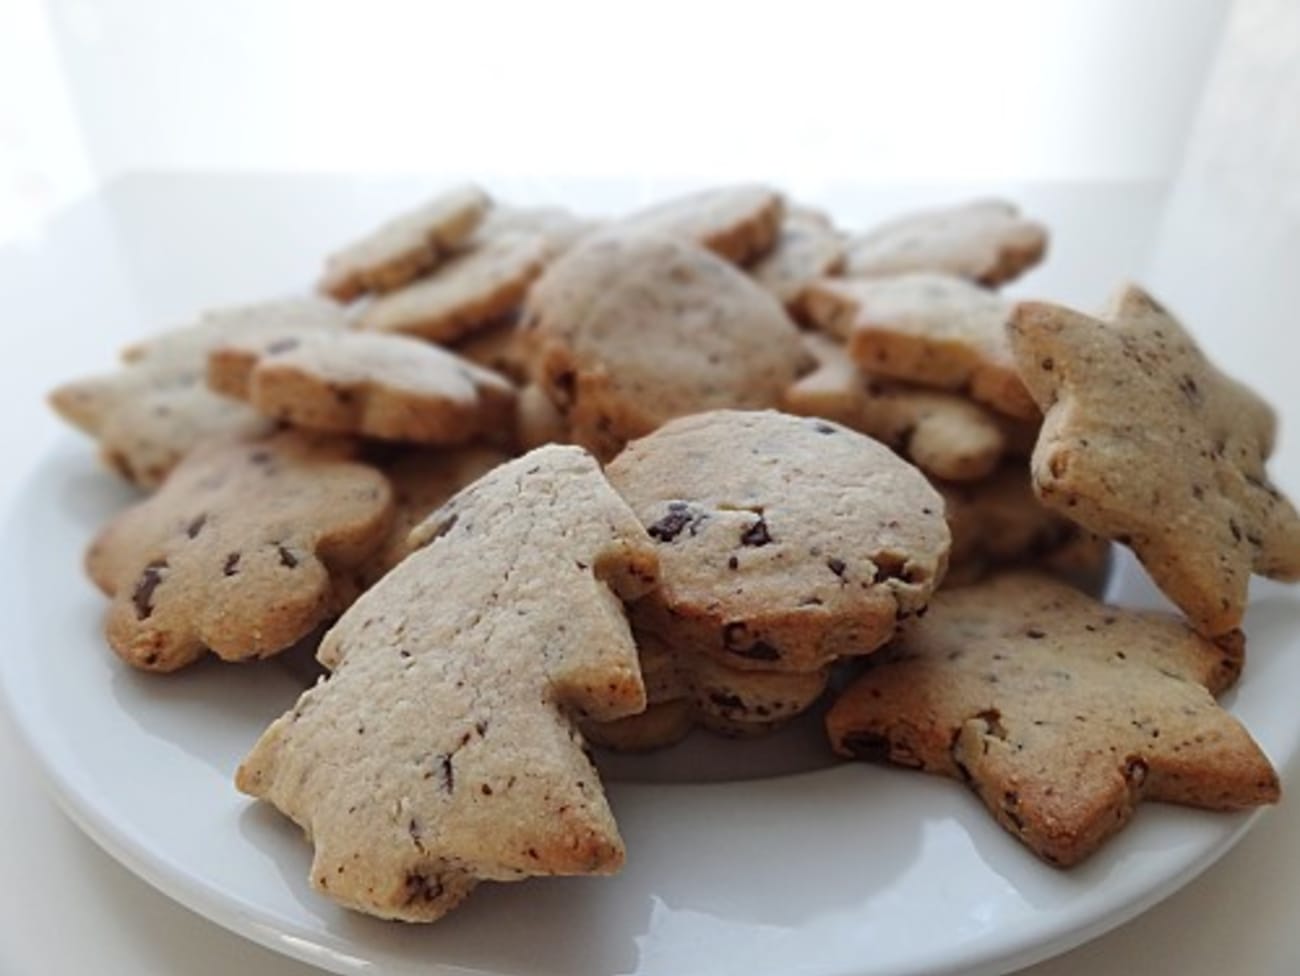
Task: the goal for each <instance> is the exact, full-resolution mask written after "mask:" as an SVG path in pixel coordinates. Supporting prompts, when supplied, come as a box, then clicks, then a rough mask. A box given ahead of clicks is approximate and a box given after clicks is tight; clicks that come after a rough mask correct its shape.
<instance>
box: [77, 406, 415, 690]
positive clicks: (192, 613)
mask: <svg viewBox="0 0 1300 976" xmlns="http://www.w3.org/2000/svg"><path fill="white" fill-rule="evenodd" d="M354 453H355V449H354V446H353V445H352V444H351V443H350V442H346V441H340V440H336V439H326V438H317V437H310V436H307V435H302V434H298V433H295V432H286V433H281V434H276V435H274V436H271V437H267V438H262V439H259V440H253V441H220V440H219V441H215V442H212V443H209V444H205V445H204V446H202V447H200V448H198V449H196V450H195V451H194V452H193V453H192V454H191V455H190V456H189V457H187V458H186V459H185V460H184V461H183V462H181V464H180V465H179V466H178V467H177V468H176V470H175V471H173V472H172V474H171V476H170V477H169V478H168V479H167V481H166V483H165V484H164V485H163V487H162V489H161V490H160V491H159V492H158V493H157V494H156V495H153V496H152V497H150V498H148V499H146V500H145V501H143V502H140V503H139V504H137V505H135V506H133V507H132V508H129V509H127V510H126V511H124V512H122V513H121V514H120V515H118V516H116V517H115V518H114V519H113V520H112V521H111V522H110V523H109V524H108V525H107V527H105V528H104V529H103V530H102V531H101V532H100V533H99V535H98V536H97V537H96V539H95V541H94V543H93V544H92V545H91V547H90V550H89V552H88V553H87V555H86V568H87V571H88V572H89V574H90V577H91V578H92V579H93V580H94V581H95V583H96V584H97V585H98V586H99V588H100V589H102V590H103V591H104V593H106V594H107V595H108V596H110V597H112V603H111V605H110V606H109V610H108V615H107V618H106V622H105V631H106V633H107V635H108V641H109V644H110V645H111V646H112V648H113V650H115V651H116V652H117V653H118V655H119V656H120V657H121V658H122V659H123V660H125V661H127V662H128V663H129V664H132V665H135V666H136V667H138V668H143V669H146V670H151V671H174V670H176V669H177V668H181V667H184V666H185V665H187V664H190V663H192V662H194V661H196V660H198V659H199V658H200V657H202V656H203V655H204V653H205V652H206V651H208V650H211V651H212V652H213V653H214V654H216V655H217V656H218V657H221V658H223V659H225V660H227V661H243V660H247V659H250V658H260V657H266V656H268V655H271V654H275V653H278V652H279V651H282V650H284V649H286V648H288V647H289V646H290V645H292V644H293V643H295V642H296V641H298V640H300V639H301V638H303V637H305V636H306V635H307V634H309V633H310V632H311V631H312V630H313V629H315V628H316V627H317V626H318V625H320V624H321V623H323V622H325V621H326V620H327V619H328V618H329V617H331V616H332V615H334V614H336V613H338V612H339V611H340V610H342V609H343V607H342V605H341V603H342V602H343V598H344V597H345V596H347V595H349V594H352V593H354V592H355V590H354V589H353V588H352V587H351V586H350V585H346V586H345V585H342V583H341V581H342V580H344V579H345V578H346V577H348V576H349V574H350V572H351V571H352V570H353V569H354V568H355V567H357V566H358V565H360V564H361V563H362V562H363V561H364V560H365V559H366V558H367V557H369V556H370V554H371V553H372V552H374V551H375V549H376V547H378V546H379V545H380V543H381V542H382V541H383V539H384V536H385V534H386V533H387V531H388V527H389V524H390V519H391V517H392V494H391V491H390V490H389V487H388V482H387V481H386V480H385V479H384V476H383V475H382V474H380V473H379V472H378V471H377V470H375V469H374V468H372V467H369V466H368V465H364V464H360V463H358V462H356V461H354V460H352V457H353V455H354Z"/></svg>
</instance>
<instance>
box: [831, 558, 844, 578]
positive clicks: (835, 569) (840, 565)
mask: <svg viewBox="0 0 1300 976" xmlns="http://www.w3.org/2000/svg"><path fill="white" fill-rule="evenodd" d="M826 566H827V568H828V569H830V571H831V572H832V573H834V574H835V575H836V576H838V577H839V578H840V579H843V578H844V570H845V568H846V567H845V565H844V560H843V559H836V558H835V557H834V556H832V557H831V558H830V559H828V560H826Z"/></svg>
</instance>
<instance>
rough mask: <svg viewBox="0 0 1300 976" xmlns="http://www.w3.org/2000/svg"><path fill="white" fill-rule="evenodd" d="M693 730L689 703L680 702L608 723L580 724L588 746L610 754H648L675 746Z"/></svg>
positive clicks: (670, 702)
mask: <svg viewBox="0 0 1300 976" xmlns="http://www.w3.org/2000/svg"><path fill="white" fill-rule="evenodd" d="M694 727H695V719H694V718H692V716H691V703H690V702H688V701H687V700H686V699H684V698H679V699H676V700H673V701H664V702H659V703H657V704H655V703H652V704H650V705H647V706H646V709H645V711H644V712H638V713H637V714H636V715H628V716H627V717H625V718H616V719H614V720H612V721H609V722H583V723H582V734H583V737H584V738H586V740H587V741H588V742H590V743H591V744H592V745H596V746H600V747H601V748H604V749H611V750H613V751H614V752H651V751H653V750H655V749H664V748H667V747H668V746H671V745H675V744H676V743H678V742H680V741H681V740H682V739H684V738H686V736H688V735H689V734H690V731H691V729H693V728H694Z"/></svg>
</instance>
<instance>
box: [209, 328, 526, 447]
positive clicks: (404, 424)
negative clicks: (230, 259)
mask: <svg viewBox="0 0 1300 976" xmlns="http://www.w3.org/2000/svg"><path fill="white" fill-rule="evenodd" d="M208 383H209V385H210V386H212V387H213V388H214V389H216V390H217V391H218V392H221V393H225V394H228V395H230V396H236V397H239V398H241V399H244V400H246V401H247V402H248V403H249V404H250V405H251V406H252V407H253V408H254V409H256V410H257V411H258V413H260V414H262V415H263V416H266V417H271V418H273V419H275V420H279V421H282V422H285V423H289V424H293V425H295V426H298V427H306V428H309V429H311V430H319V431H327V432H331V433H340V434H359V435H364V436H366V437H375V438H381V439H383V440H394V441H408V442H413V443H419V444H444V445H446V444H462V443H465V442H466V441H470V440H474V439H476V438H482V437H493V436H495V437H497V438H498V439H506V440H508V439H509V438H510V436H511V428H512V427H513V424H514V412H515V390H514V387H513V386H512V385H511V384H510V382H509V381H508V380H506V379H505V378H504V377H502V376H500V375H499V374H497V373H493V372H491V371H490V370H486V369H483V368H482V367H480V366H476V365H474V364H473V363H471V362H470V361H469V360H467V359H462V358H460V357H459V356H457V355H455V354H454V353H451V352H448V351H447V350H445V349H440V348H439V347H437V346H434V345H430V344H429V343H427V342H421V341H420V340H418V339H410V338H407V337H405V336H392V335H371V334H368V333H362V332H341V333H336V334H328V335H326V334H317V335H301V336H290V337H274V338H270V339H251V340H244V341H242V342H229V343H223V344H222V345H220V346H218V347H217V348H216V349H214V350H213V351H212V353H211V355H210V356H209V357H208Z"/></svg>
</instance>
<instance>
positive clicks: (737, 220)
mask: <svg viewBox="0 0 1300 976" xmlns="http://www.w3.org/2000/svg"><path fill="white" fill-rule="evenodd" d="M784 214H785V201H784V200H783V199H782V198H781V194H779V193H777V192H776V191H775V190H772V189H769V188H768V187H765V186H759V185H756V184H754V185H743V184H742V185H737V186H725V187H718V188H715V189H711V190H701V191H699V192H697V193H688V194H686V195H685V196H680V197H674V198H672V199H671V200H665V201H663V202H662V203H657V204H655V205H654V206H651V207H648V208H646V209H645V210H641V211H638V212H637V213H635V214H632V215H631V216H629V217H626V218H624V219H623V220H622V221H620V222H619V225H618V226H619V229H620V230H623V231H627V232H631V233H638V234H639V233H649V234H667V235H669V236H672V237H677V238H685V239H686V240H689V241H692V242H694V243H696V244H699V245H700V246H701V247H705V248H708V249H709V250H710V251H712V252H713V253H714V254H717V255H718V256H719V257H722V258H725V259H726V260H728V261H730V262H731V263H733V264H739V265H747V264H750V263H752V262H754V261H756V260H757V259H759V258H761V257H762V256H763V255H764V254H766V253H767V252H768V251H770V250H771V249H772V248H773V246H774V245H775V244H776V241H777V237H778V235H779V234H780V233H781V218H782V217H783V216H784Z"/></svg>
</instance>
